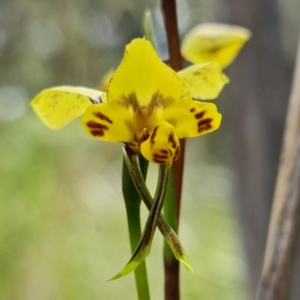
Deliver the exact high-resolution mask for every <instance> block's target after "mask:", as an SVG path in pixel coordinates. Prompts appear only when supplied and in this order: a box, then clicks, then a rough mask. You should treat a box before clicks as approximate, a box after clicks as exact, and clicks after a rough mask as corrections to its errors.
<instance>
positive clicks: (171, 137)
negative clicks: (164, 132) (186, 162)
mask: <svg viewBox="0 0 300 300" xmlns="http://www.w3.org/2000/svg"><path fill="white" fill-rule="evenodd" d="M168 142H169V143H170V144H171V145H172V147H173V148H174V149H175V148H176V145H177V144H176V141H175V137H174V134H170V135H169V138H168Z"/></svg>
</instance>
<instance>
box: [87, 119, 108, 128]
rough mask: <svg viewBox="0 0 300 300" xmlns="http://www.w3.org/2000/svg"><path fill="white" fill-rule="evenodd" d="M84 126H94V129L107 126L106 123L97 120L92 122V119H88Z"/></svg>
mask: <svg viewBox="0 0 300 300" xmlns="http://www.w3.org/2000/svg"><path fill="white" fill-rule="evenodd" d="M86 126H87V127H89V128H95V129H101V130H103V129H104V130H107V129H108V127H107V126H106V125H103V124H99V123H97V122H94V121H88V122H87V123H86Z"/></svg>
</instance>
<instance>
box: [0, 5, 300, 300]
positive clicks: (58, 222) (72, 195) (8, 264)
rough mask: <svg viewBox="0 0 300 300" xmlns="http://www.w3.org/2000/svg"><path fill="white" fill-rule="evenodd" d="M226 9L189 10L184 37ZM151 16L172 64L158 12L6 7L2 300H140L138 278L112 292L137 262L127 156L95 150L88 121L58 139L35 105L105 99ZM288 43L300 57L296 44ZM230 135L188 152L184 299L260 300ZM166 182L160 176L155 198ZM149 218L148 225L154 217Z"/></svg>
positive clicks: (153, 271)
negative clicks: (57, 92) (127, 200)
mask: <svg viewBox="0 0 300 300" xmlns="http://www.w3.org/2000/svg"><path fill="white" fill-rule="evenodd" d="M236 1H237V0H236ZM265 2H266V3H267V2H268V1H265ZM288 2H291V3H292V1H290V0H289V1H288ZM291 3H289V4H288V5H287V6H286V7H288V8H290V7H293V4H291ZM226 5H227V4H221V1H204V0H203V1H196V0H194V1H192V0H189V1H188V0H186V1H183V0H182V1H180V0H179V1H178V13H179V25H180V32H181V36H182V35H183V34H184V33H185V32H187V30H188V29H190V28H192V27H193V26H194V25H196V24H198V23H200V22H206V21H218V20H219V19H220V20H222V17H220V14H227V15H228V14H229V15H230V5H229V4H228V5H227V6H226ZM146 8H149V9H151V11H152V14H153V20H154V27H155V32H156V36H157V38H158V44H159V49H160V54H161V56H162V57H163V58H166V57H167V55H166V42H165V34H164V30H163V21H162V17H161V12H160V3H159V1H150V0H149V1H145V0H144V1H133V0H102V1H101V0H98V1H96V0H90V1H79V0H76V1H70V0H63V1H62V0H53V1H34V0H22V1H21V0H14V1H5V0H0V65H1V76H0V299H1V300H19V299H20V300H21V299H22V300H35V299H36V300H48V299H49V300H52V299H53V300H60V299H63V300H65V299H125V300H127V299H128V300H132V299H136V292H135V286H134V277H133V275H132V274H131V275H129V276H126V277H125V278H122V279H120V280H117V281H113V282H106V280H107V279H108V278H110V277H111V276H112V275H114V274H115V273H116V272H117V271H119V270H120V268H121V267H123V265H124V264H125V263H126V262H127V260H128V259H129V257H130V247H129V240H128V232H127V223H126V215H125V206H124V202H123V199H122V193H121V164H122V151H121V145H119V144H110V143H105V142H101V141H97V140H93V139H91V138H89V137H88V136H87V135H85V134H84V132H83V130H82V128H81V126H80V124H79V122H78V120H76V121H74V122H73V123H71V124H70V125H68V126H67V127H66V128H64V129H62V130H61V131H58V132H54V131H51V130H49V129H48V128H46V127H45V126H44V125H43V124H42V123H41V122H40V121H39V120H38V118H37V117H36V116H35V115H34V113H33V111H32V110H31V108H30V106H29V103H30V99H32V97H34V95H35V94H37V93H38V92H39V91H40V90H42V89H44V88H47V87H51V86H55V85H83V86H88V87H96V86H97V85H98V84H99V81H100V79H101V76H102V75H103V74H105V72H107V71H108V70H109V69H110V68H113V67H116V66H117V65H118V64H119V62H120V60H121V58H122V55H123V50H124V46H125V45H126V44H127V43H128V42H129V41H130V40H131V39H133V38H134V37H141V36H142V35H143V33H142V32H143V31H142V18H143V12H144V10H145V9H146ZM226 8H227V10H226ZM283 12H284V13H285V14H284V13H283V14H282V18H287V17H286V16H289V15H290V12H289V11H288V10H284V11H283ZM293 16H294V15H293ZM224 19H226V18H223V20H224ZM290 22H293V19H292V18H291V19H290ZM282 24H285V25H286V24H287V23H286V21H284V22H282ZM289 24H290V23H289ZM282 28H283V29H282V30H289V27H287V28H284V27H282ZM250 29H251V28H250ZM290 32H291V33H290V34H292V33H293V31H290ZM294 36H295V37H296V36H297V35H296V34H295V35H294ZM285 38H286V40H287V41H286V42H285V45H286V47H285V48H286V49H285V51H286V53H287V54H286V55H287V57H293V54H294V52H295V44H296V42H295V41H296V40H295V38H293V36H291V35H290V36H288V37H285ZM246 47H247V45H246ZM243 55H244V53H243V52H242V53H241V55H240V56H239V57H238V60H241V61H242V60H243ZM290 61H291V62H290V64H292V63H293V60H292V59H290ZM231 68H232V70H233V71H231V76H230V77H231V85H235V80H237V79H236V78H235V75H236V74H235V71H234V68H235V67H234V65H233V66H232V67H231ZM226 93H227V92H226V91H225V94H224V95H225V96H221V97H220V99H219V101H223V104H222V105H223V106H226V105H228V102H226V104H224V101H228V100H229V99H226V100H225V98H226V97H228V95H227V94H226ZM226 95H227V96H226ZM222 98H223V99H222ZM219 101H218V102H219ZM218 102H217V103H218ZM224 118H225V121H224V122H226V115H225V117H224ZM225 128H226V123H225ZM224 135H226V133H225V131H224V129H223V131H222V130H221V131H220V132H217V133H214V134H211V135H208V136H205V137H201V138H199V139H192V140H189V141H188V142H187V153H186V167H185V177H184V190H183V204H182V218H181V224H180V238H181V240H182V242H183V245H184V246H185V249H186V252H187V254H188V256H189V258H190V261H191V264H192V266H193V268H194V271H195V273H194V274H190V273H188V271H186V270H185V269H184V268H182V270H181V279H182V287H181V293H182V299H187V300H193V299H195V300H198V299H208V300H211V299H212V300H215V299H222V300H236V299H238V300H248V299H250V294H249V290H250V288H249V284H248V283H247V282H248V274H249V273H248V267H247V262H248V261H247V259H246V254H245V252H244V248H245V246H243V239H241V237H242V236H243V237H244V239H247V237H245V233H244V231H243V230H242V229H241V227H242V225H241V222H240V221H239V218H238V217H237V215H236V211H238V209H237V207H236V205H235V204H234V203H235V202H234V201H232V199H233V190H234V186H233V183H234V182H235V181H234V178H235V170H234V169H231V167H230V164H228V162H227V161H226V160H224V159H223V158H224V150H223V148H222V147H223V145H224V143H223V142H222V143H221V142H220V141H221V140H222V139H223V136H224ZM156 171H157V170H156V166H154V165H152V166H151V167H150V171H149V178H148V183H149V186H150V187H151V188H152V190H153V188H154V185H155V180H156V175H157V174H156ZM245 172H246V171H245ZM142 214H143V220H145V219H146V216H147V212H146V210H145V209H144V208H143V209H142ZM265 230H266V229H265ZM162 245H163V241H162V237H161V235H160V234H158V232H157V233H156V236H155V240H154V245H153V248H152V252H151V255H150V257H149V258H148V259H147V266H148V271H149V280H150V288H151V295H152V298H153V299H163V266H162V265H163V260H162Z"/></svg>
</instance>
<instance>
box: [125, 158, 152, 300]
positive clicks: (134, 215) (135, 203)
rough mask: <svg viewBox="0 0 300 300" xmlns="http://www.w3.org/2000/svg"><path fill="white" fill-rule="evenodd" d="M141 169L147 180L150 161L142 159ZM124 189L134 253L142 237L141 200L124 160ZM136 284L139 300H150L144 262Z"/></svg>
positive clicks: (138, 270) (135, 273) (137, 273)
mask: <svg viewBox="0 0 300 300" xmlns="http://www.w3.org/2000/svg"><path fill="white" fill-rule="evenodd" d="M140 168H141V173H142V177H143V179H144V180H145V178H146V174H147V169H148V161H146V160H145V159H144V158H143V157H141V158H140ZM122 188H123V195H124V199H125V206H126V213H127V223H128V229H129V238H130V246H131V251H132V253H133V252H134V251H135V249H136V246H137V245H138V243H139V241H140V238H141V236H142V230H141V220H140V204H141V198H140V196H139V193H138V192H137V190H136V188H135V185H134V183H133V181H132V179H131V176H130V173H129V170H128V166H127V164H126V162H125V160H123V175H122ZM134 275H135V283H136V289H137V294H138V299H139V300H150V291H149V284H148V276H147V269H146V263H145V262H142V263H141V264H140V265H139V266H138V267H137V268H136V269H135V271H134Z"/></svg>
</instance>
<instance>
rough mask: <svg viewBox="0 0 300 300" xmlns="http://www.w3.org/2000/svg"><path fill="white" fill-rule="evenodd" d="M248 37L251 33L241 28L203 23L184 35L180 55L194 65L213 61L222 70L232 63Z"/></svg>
mask: <svg viewBox="0 0 300 300" xmlns="http://www.w3.org/2000/svg"><path fill="white" fill-rule="evenodd" d="M250 37H251V32H250V31H249V30H248V29H246V28H244V27H241V26H236V25H227V24H218V23H204V24H200V25H197V26H195V27H194V28H192V29H191V30H190V31H189V32H188V33H187V34H186V35H185V37H184V39H183V41H182V45H181V53H182V55H183V57H184V58H185V59H186V60H188V61H190V62H192V63H194V64H199V63H204V62H211V61H215V62H217V63H218V64H219V65H220V66H221V68H222V69H224V68H226V67H227V66H229V65H230V64H231V63H232V62H233V60H234V59H235V58H236V56H237V54H238V53H239V52H240V50H241V49H242V47H243V46H244V44H245V43H246V42H247V41H248V40H249V39H250Z"/></svg>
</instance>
